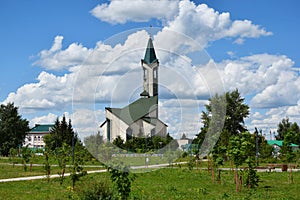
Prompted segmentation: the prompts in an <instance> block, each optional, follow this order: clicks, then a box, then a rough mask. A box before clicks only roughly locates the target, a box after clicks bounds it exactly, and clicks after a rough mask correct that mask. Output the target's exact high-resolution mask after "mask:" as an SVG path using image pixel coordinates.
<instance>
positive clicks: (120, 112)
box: [106, 96, 158, 125]
mask: <svg viewBox="0 0 300 200" xmlns="http://www.w3.org/2000/svg"><path fill="white" fill-rule="evenodd" d="M157 102H158V97H157V96H154V97H150V98H140V99H138V100H137V101H135V102H133V103H131V104H129V105H128V106H126V107H124V108H106V109H107V110H109V111H111V112H112V113H113V114H115V115H116V116H118V117H119V118H120V119H121V120H122V121H124V122H125V123H126V124H128V125H130V124H132V123H133V122H135V121H137V120H138V119H141V118H143V117H144V116H146V115H147V114H148V113H150V112H152V111H154V110H155V109H157Z"/></svg>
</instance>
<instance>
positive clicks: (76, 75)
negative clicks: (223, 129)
mask: <svg viewBox="0 0 300 200" xmlns="http://www.w3.org/2000/svg"><path fill="white" fill-rule="evenodd" d="M166 4H167V6H166ZM137 8H138V9H137ZM154 8H155V9H154ZM158 8H159V9H158ZM145 10H146V11H149V12H145ZM150 11H154V12H150ZM91 12H92V14H93V15H94V16H96V17H97V18H99V19H100V20H102V21H106V22H109V23H126V22H128V21H135V22H137V21H138V22H139V21H148V20H150V19H152V18H156V19H159V20H162V21H163V22H164V27H163V28H162V29H160V30H158V31H156V33H155V34H154V35H153V39H154V46H155V49H156V53H157V57H158V58H159V61H160V74H159V79H160V84H161V88H160V89H161V90H160V95H161V101H160V103H159V104H160V105H159V106H160V114H161V118H162V120H163V121H165V122H166V123H167V124H169V127H170V132H173V133H178V136H180V134H181V133H182V132H185V133H186V134H188V135H190V136H191V135H192V134H195V131H197V129H199V126H200V122H199V121H200V118H199V112H198V111H199V110H197V109H195V108H196V107H198V108H199V106H202V105H203V104H204V103H206V102H207V98H209V97H210V95H214V94H215V93H217V92H218V93H221V92H222V90H224V88H225V89H226V90H233V89H236V88H238V89H239V90H240V91H241V93H242V95H245V96H247V97H248V98H249V99H248V101H249V103H250V106H251V108H255V109H264V111H265V112H261V111H257V110H255V111H254V113H253V114H251V117H250V119H249V120H248V121H249V124H250V126H260V127H267V126H273V127H276V124H277V123H278V122H279V121H281V119H282V118H283V117H285V116H291V117H293V119H300V103H299V102H300V100H299V99H300V96H299V94H300V86H299V85H300V79H299V74H298V71H296V70H295V68H294V62H293V61H292V60H291V59H290V58H288V57H287V56H284V55H270V54H257V55H251V56H245V57H242V58H236V57H235V56H234V54H232V53H230V54H231V55H232V56H233V57H234V58H235V59H234V60H224V61H222V62H220V63H217V66H218V67H217V68H216V66H215V64H214V62H213V60H212V59H210V58H205V59H204V60H203V61H202V62H200V63H199V64H198V63H196V64H195V60H194V57H189V53H191V52H194V51H195V50H200V51H199V53H200V54H201V56H202V53H201V49H202V48H205V47H207V45H208V44H209V43H210V42H213V41H216V40H219V39H222V38H232V39H233V40H234V43H236V44H242V43H243V42H244V40H245V39H246V38H257V37H261V36H267V35H270V34H272V33H271V32H268V31H266V30H265V29H264V28H261V27H260V26H258V25H255V24H253V23H252V22H251V21H249V20H232V19H230V14H229V13H219V12H217V11H215V10H214V9H212V8H209V7H208V6H207V5H205V4H200V5H195V4H194V3H193V2H191V1H189V0H184V1H142V0H137V1H132V2H131V3H130V4H128V2H127V1H111V2H110V3H109V4H101V5H99V6H97V7H96V8H94V9H93V10H92V11H91ZM141 12H142V13H143V14H140V13H141ZM153 29H154V28H153ZM148 37H149V36H148V34H147V32H146V31H137V32H135V33H132V34H130V35H126V37H123V38H122V39H120V40H118V39H119V38H112V40H113V42H114V44H109V43H106V42H103V41H99V42H98V43H97V44H95V47H94V48H86V47H84V45H82V44H78V43H72V44H70V45H68V46H67V47H66V48H63V45H62V44H63V36H57V37H55V38H54V42H53V45H52V46H51V47H50V48H49V49H45V50H43V51H41V52H40V53H39V55H38V60H37V61H36V62H35V63H34V65H37V66H40V67H42V68H44V69H45V71H43V72H41V73H40V75H39V76H38V78H37V81H36V83H30V84H26V85H24V86H22V87H20V88H19V89H18V90H17V91H16V92H13V93H10V94H9V96H8V98H7V99H6V102H9V101H12V102H15V104H16V105H17V106H19V107H20V108H21V110H22V112H24V113H26V112H34V111H39V110H44V111H45V110H49V111H50V112H52V111H65V110H66V107H68V108H70V107H71V105H72V103H73V106H75V107H73V108H75V109H74V110H73V116H72V118H74V122H76V124H77V130H79V131H82V132H84V134H86V133H87V132H93V133H94V132H95V130H96V129H95V127H89V125H88V124H93V126H98V125H99V124H98V123H97V122H98V121H99V123H101V120H102V118H103V116H104V112H103V108H102V111H101V108H97V109H96V110H97V113H99V115H101V116H95V112H94V110H95V108H94V107H93V106H95V105H94V104H96V106H98V104H102V105H105V106H112V107H121V106H122V105H124V103H125V105H126V104H127V103H128V102H131V101H133V100H135V99H136V98H138V96H139V95H138V94H139V92H141V85H142V72H141V67H140V59H141V58H143V56H144V52H145V47H146V45H147V39H148ZM63 69H64V70H68V73H67V74H65V75H61V76H60V75H56V74H55V72H54V73H49V72H47V70H54V71H55V70H58V71H61V70H63ZM178 99H180V100H181V101H180V105H179V106H178V102H177V101H178ZM296 102H298V103H296ZM192 111H196V112H192ZM70 112H71V111H70ZM52 113H55V112H52ZM82 113H83V114H82ZM81 114H82V115H81ZM47 118H49V119H51V120H52V119H53V118H54V114H51V113H50V114H49V115H46V116H43V117H35V118H33V119H32V120H31V123H32V124H33V123H43V121H45V123H48V122H49V121H47ZM185 119H190V120H185ZM83 122H84V123H83ZM82 123H83V124H82ZM76 124H75V126H76ZM178 131H180V132H178Z"/></svg>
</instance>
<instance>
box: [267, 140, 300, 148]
mask: <svg viewBox="0 0 300 200" xmlns="http://www.w3.org/2000/svg"><path fill="white" fill-rule="evenodd" d="M267 142H268V144H269V145H277V146H279V147H282V145H283V141H282V140H268V141H267ZM290 146H291V147H298V146H299V145H296V144H293V143H292V144H291V145H290Z"/></svg>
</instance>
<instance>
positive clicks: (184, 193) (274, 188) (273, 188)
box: [0, 168, 300, 200]
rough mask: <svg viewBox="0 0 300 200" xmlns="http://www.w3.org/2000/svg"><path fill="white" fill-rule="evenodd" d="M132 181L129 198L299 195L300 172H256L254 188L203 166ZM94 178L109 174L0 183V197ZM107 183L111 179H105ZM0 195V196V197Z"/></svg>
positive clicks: (58, 190) (59, 189)
mask: <svg viewBox="0 0 300 200" xmlns="http://www.w3.org/2000/svg"><path fill="white" fill-rule="evenodd" d="M135 176H136V179H135V181H134V182H133V185H132V192H131V199H133V197H135V199H144V200H152V199H153V200H160V199H162V200H165V199H170V200H171V199H172V200H173V199H207V200H214V199H216V200H217V199H230V200H231V199H233V200H235V199H236V200H238V199H239V200H240V199H253V200H254V199H255V200H256V199H258V200H259V199H274V200H275V199H276V200H281V199H282V200H286V199H291V200H293V199H295V200H296V199H299V198H300V192H299V188H300V187H299V185H300V172H295V173H293V176H294V183H293V184H292V183H290V180H289V172H283V173H279V172H277V173H276V172H272V173H259V176H260V179H261V182H260V183H259V187H258V188H257V189H256V190H248V189H247V188H245V187H244V188H243V190H242V191H241V192H239V193H236V192H235V184H234V182H233V173H232V172H230V171H226V172H225V171H224V172H222V176H221V177H222V181H221V184H219V183H217V182H213V181H212V179H211V175H210V174H209V173H208V172H207V171H206V170H192V171H190V170H188V169H186V168H165V169H159V170H155V171H152V172H148V173H139V174H136V175H135ZM98 180H103V181H105V180H109V175H108V174H106V173H102V174H91V175H87V176H85V177H82V178H81V179H80V181H79V182H78V183H77V185H76V186H75V191H72V190H71V189H70V186H71V182H70V178H69V177H66V179H65V181H64V183H63V185H62V186H60V185H59V181H58V179H52V180H51V181H50V183H47V181H46V180H33V181H20V182H8V183H0V197H5V199H8V200H9V199H16V200H18V199H25V200H26V199H68V197H69V196H73V197H76V192H77V191H80V190H81V189H82V188H83V187H89V186H91V185H93V183H94V182H95V181H98ZM109 184H110V185H111V183H109ZM0 199H1V198H0Z"/></svg>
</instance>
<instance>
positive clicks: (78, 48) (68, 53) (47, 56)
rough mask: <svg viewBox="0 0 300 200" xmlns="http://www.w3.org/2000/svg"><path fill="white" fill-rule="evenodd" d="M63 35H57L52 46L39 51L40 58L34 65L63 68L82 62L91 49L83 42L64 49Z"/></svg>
mask: <svg viewBox="0 0 300 200" xmlns="http://www.w3.org/2000/svg"><path fill="white" fill-rule="evenodd" d="M62 42H63V36H56V37H55V39H54V42H53V45H52V47H51V48H50V49H49V50H43V51H41V52H40V53H39V55H38V56H39V59H38V60H37V61H36V62H34V63H33V65H36V66H41V67H43V68H46V69H50V70H61V69H65V68H69V67H72V66H76V65H79V64H82V63H83V62H84V61H85V60H86V59H87V57H88V56H89V55H90V53H91V51H90V50H89V49H88V48H86V47H83V46H82V45H81V44H77V43H72V44H71V45H69V47H68V48H67V49H65V50H62Z"/></svg>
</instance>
